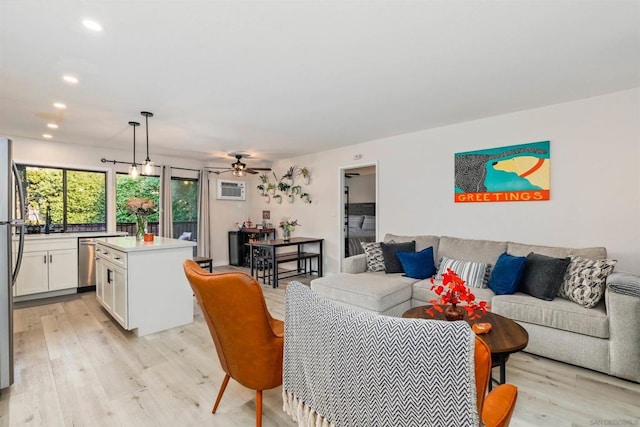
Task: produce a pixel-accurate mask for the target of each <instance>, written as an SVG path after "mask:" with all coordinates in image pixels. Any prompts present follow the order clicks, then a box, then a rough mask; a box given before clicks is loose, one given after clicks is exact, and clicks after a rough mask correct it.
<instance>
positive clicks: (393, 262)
mask: <svg viewBox="0 0 640 427" xmlns="http://www.w3.org/2000/svg"><path fill="white" fill-rule="evenodd" d="M380 247H381V248H382V257H383V258H384V271H385V272H386V273H404V269H403V268H402V264H401V263H400V260H399V259H398V257H397V256H396V252H400V251H401V252H415V251H416V241H415V240H412V241H410V242H404V243H384V242H382V243H380Z"/></svg>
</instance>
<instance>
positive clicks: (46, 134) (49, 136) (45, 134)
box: [42, 133, 53, 139]
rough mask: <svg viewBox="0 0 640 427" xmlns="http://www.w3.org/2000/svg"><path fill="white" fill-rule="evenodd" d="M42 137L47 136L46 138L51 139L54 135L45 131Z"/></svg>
mask: <svg viewBox="0 0 640 427" xmlns="http://www.w3.org/2000/svg"><path fill="white" fill-rule="evenodd" d="M42 137H43V138H45V139H51V138H53V136H51V135H49V134H48V133H43V134H42Z"/></svg>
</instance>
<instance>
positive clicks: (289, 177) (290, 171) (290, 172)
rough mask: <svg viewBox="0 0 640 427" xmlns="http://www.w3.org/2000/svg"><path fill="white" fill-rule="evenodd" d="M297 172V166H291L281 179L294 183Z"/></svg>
mask: <svg viewBox="0 0 640 427" xmlns="http://www.w3.org/2000/svg"><path fill="white" fill-rule="evenodd" d="M295 172H296V165H293V166H291V167H290V168H289V169H287V171H286V172H285V173H284V175H282V178H281V179H286V180H287V181H291V182H293V175H294V173H295Z"/></svg>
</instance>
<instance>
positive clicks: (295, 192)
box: [289, 185, 302, 195]
mask: <svg viewBox="0 0 640 427" xmlns="http://www.w3.org/2000/svg"><path fill="white" fill-rule="evenodd" d="M289 193H290V194H292V195H298V194H300V193H302V187H300V186H299V185H294V186H293V187H291V188H290V189H289Z"/></svg>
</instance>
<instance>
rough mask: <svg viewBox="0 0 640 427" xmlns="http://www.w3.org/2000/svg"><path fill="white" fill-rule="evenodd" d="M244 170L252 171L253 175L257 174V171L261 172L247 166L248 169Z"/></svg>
mask: <svg viewBox="0 0 640 427" xmlns="http://www.w3.org/2000/svg"><path fill="white" fill-rule="evenodd" d="M244 171H245V172H246V173H250V174H251V175H255V174H257V173H260V172H258V171H257V170H253V169H252V168H247V169H245V170H244Z"/></svg>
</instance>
